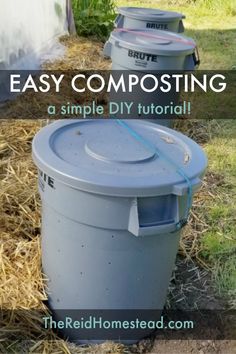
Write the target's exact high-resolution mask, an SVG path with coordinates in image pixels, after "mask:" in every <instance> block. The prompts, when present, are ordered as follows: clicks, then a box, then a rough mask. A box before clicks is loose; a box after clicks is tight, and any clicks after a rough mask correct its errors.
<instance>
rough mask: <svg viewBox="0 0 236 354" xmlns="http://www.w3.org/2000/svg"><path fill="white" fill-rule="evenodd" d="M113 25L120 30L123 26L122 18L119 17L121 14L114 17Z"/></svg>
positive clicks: (121, 16)
mask: <svg viewBox="0 0 236 354" xmlns="http://www.w3.org/2000/svg"><path fill="white" fill-rule="evenodd" d="M114 24H115V27H116V28H122V27H123V25H124V16H123V15H121V14H119V15H118V16H117V17H116V19H115V22H114Z"/></svg>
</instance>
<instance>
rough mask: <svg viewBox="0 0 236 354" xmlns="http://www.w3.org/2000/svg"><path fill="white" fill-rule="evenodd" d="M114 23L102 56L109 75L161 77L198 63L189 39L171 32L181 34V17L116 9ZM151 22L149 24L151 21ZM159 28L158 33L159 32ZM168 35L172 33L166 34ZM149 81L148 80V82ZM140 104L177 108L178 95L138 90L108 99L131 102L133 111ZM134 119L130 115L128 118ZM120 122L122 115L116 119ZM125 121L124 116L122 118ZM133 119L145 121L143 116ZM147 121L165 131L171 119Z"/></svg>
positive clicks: (161, 117)
mask: <svg viewBox="0 0 236 354" xmlns="http://www.w3.org/2000/svg"><path fill="white" fill-rule="evenodd" d="M118 11H119V15H118V16H117V19H116V21H115V25H116V28H115V29H114V31H113V32H112V33H111V34H110V38H109V39H108V41H107V42H106V44H105V46H104V51H103V53H104V56H105V57H109V58H111V60H112V68H111V69H112V71H113V74H114V75H116V71H117V70H123V71H124V72H125V71H129V72H130V73H132V74H136V75H139V76H140V77H141V76H142V75H144V73H149V74H154V75H158V74H160V71H163V72H165V73H170V74H171V73H173V72H179V71H180V72H183V71H193V70H195V69H196V68H197V67H198V65H199V63H200V60H199V55H198V50H197V45H196V43H195V41H194V40H193V39H192V38H189V37H186V36H184V35H182V34H179V33H175V32H182V31H183V30H184V27H183V23H182V19H183V18H184V15H182V14H179V13H175V12H169V11H161V10H156V9H144V8H132V7H128V8H119V9H118ZM151 20H152V21H151ZM159 28H161V29H162V30H160V29H159ZM163 29H165V31H164V30H163ZM170 31H172V32H170ZM150 81H152V79H150ZM140 99H141V101H142V102H143V104H144V105H145V104H146V105H148V104H150V103H154V104H155V103H156V104H160V102H161V104H162V105H163V106H165V105H167V104H170V102H171V103H172V104H173V105H176V104H178V102H179V100H180V93H177V92H176V91H175V88H173V89H172V90H171V91H170V92H169V93H161V92H158V94H157V93H156V92H155V91H154V92H153V93H152V94H151V93H145V92H143V91H141V90H139V91H138V90H137V91H136V92H133V93H132V94H131V95H129V94H127V93H125V94H122V93H120V92H119V93H118V94H115V95H112V94H111V96H110V100H111V101H114V100H115V101H116V102H117V103H118V102H122V101H133V102H134V104H133V109H134V110H135V108H136V107H137V105H138V103H139V102H140ZM131 115H132V118H134V114H132V112H131ZM119 116H120V118H124V115H119ZM126 118H127V116H126ZM137 118H142V119H148V117H146V116H145V115H141V114H140V115H139V116H138V117H137ZM149 118H150V119H151V121H153V122H156V123H158V124H162V125H165V126H168V127H171V125H172V122H173V120H172V118H173V115H170V114H169V115H168V114H162V115H161V114H158V115H156V116H155V115H152V117H149Z"/></svg>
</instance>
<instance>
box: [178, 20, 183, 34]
mask: <svg viewBox="0 0 236 354" xmlns="http://www.w3.org/2000/svg"><path fill="white" fill-rule="evenodd" d="M183 32H184V24H183V21H182V20H181V21H179V29H178V33H183Z"/></svg>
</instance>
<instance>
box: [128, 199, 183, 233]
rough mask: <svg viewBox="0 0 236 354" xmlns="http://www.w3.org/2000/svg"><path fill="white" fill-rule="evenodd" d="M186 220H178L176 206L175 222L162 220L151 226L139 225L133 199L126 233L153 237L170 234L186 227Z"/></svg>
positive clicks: (135, 204) (136, 207) (136, 203)
mask: <svg viewBox="0 0 236 354" xmlns="http://www.w3.org/2000/svg"><path fill="white" fill-rule="evenodd" d="M186 223H187V220H185V219H184V220H180V219H179V212H178V204H177V213H176V217H175V220H163V221H161V222H157V223H156V224H154V223H153V224H152V225H149V226H148V225H147V226H144V225H140V222H139V215H138V201H137V198H135V199H134V200H133V202H132V205H131V208H130V215H129V223H128V231H129V232H130V233H131V234H133V235H134V236H153V235H157V234H166V233H172V232H176V231H178V230H180V229H181V228H182V227H183V226H184V225H186Z"/></svg>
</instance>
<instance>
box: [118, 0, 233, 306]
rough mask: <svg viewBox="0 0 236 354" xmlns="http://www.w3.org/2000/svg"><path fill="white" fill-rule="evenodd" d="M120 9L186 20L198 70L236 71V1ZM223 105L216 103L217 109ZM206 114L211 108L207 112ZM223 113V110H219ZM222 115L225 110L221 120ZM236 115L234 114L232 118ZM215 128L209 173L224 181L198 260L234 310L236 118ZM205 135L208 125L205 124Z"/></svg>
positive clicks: (150, 2) (209, 212)
mask: <svg viewBox="0 0 236 354" xmlns="http://www.w3.org/2000/svg"><path fill="white" fill-rule="evenodd" d="M116 4H117V6H141V7H154V8H161V9H165V10H173V11H178V12H182V13H183V14H185V15H186V20H185V21H184V24H185V28H186V31H185V34H186V35H188V36H190V37H192V38H194V39H195V40H196V42H197V44H198V47H199V52H200V58H201V66H200V69H213V70H220V69H222V70H228V69H231V68H234V69H235V68H236V1H235V0H233V1H232V0H196V1H194V0H173V1H156V0H147V1H129V2H127V1H122V0H119V1H116ZM217 104H219V102H216V105H217ZM204 109H205V111H206V112H207V107H204ZM221 109H222V108H221ZM223 114H224V109H222V116H223ZM235 115H236V112H234V116H235ZM234 118H235V120H233V119H230V120H217V121H215V127H214V121H212V123H211V132H210V134H209V131H208V132H207V133H208V135H209V136H210V140H209V141H208V142H207V143H206V144H205V145H204V149H205V151H206V153H207V155H208V159H209V167H208V171H210V172H214V173H216V174H220V175H221V178H222V180H223V182H222V183H220V184H219V185H218V184H216V187H215V191H214V194H215V198H212V199H210V200H208V201H206V202H205V205H204V209H205V210H206V213H205V215H204V216H203V217H204V219H205V220H204V221H205V222H206V223H207V224H208V225H209V229H208V230H207V231H206V232H204V233H203V235H202V237H201V239H200V249H201V252H200V255H199V256H200V257H201V258H202V259H203V260H204V262H205V263H207V264H208V266H210V267H211V269H212V277H213V278H214V283H215V285H216V289H217V291H218V292H219V294H221V295H224V296H226V297H229V298H230V299H231V304H232V305H233V306H234V307H235V308H236V301H235V300H233V299H235V298H236V117H234ZM204 124H205V126H206V130H207V124H208V123H207V121H205V123H204Z"/></svg>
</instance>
